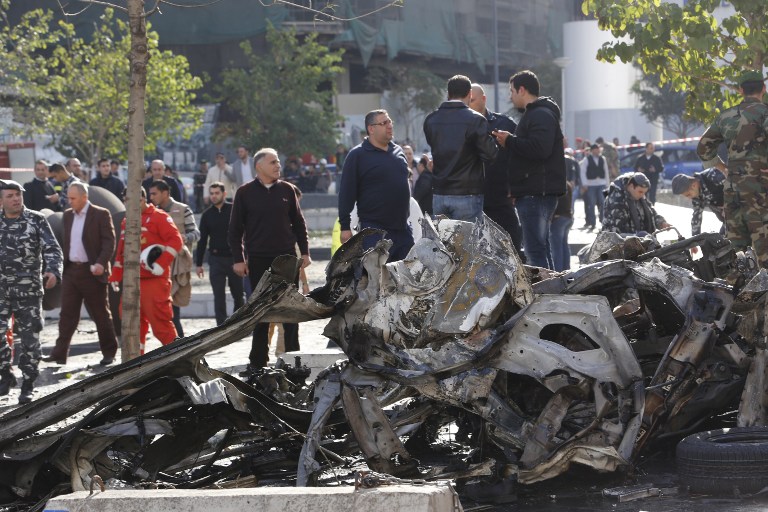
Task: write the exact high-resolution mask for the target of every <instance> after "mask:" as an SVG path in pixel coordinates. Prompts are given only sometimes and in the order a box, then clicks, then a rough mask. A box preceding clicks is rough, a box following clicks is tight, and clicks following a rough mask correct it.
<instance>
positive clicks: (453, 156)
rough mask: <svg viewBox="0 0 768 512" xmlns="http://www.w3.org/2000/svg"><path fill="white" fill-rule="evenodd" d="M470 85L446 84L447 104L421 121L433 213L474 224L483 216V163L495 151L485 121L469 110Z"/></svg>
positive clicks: (463, 80)
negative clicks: (428, 154) (429, 158)
mask: <svg viewBox="0 0 768 512" xmlns="http://www.w3.org/2000/svg"><path fill="white" fill-rule="evenodd" d="M471 97H472V82H470V80H469V78H467V77H466V76H463V75H456V76H454V77H452V78H451V79H450V80H448V101H444V102H443V103H442V104H441V105H440V107H439V108H438V109H437V110H435V111H434V112H432V113H431V114H429V115H428V116H427V117H426V119H424V135H425V136H426V138H427V144H429V146H430V147H431V148H432V158H433V161H434V166H433V168H432V170H433V174H434V181H433V185H432V189H433V191H434V195H433V196H432V212H433V213H434V214H435V215H446V216H448V217H450V218H451V219H456V220H466V221H475V220H477V219H479V218H480V217H482V215H483V181H484V176H485V169H484V165H483V162H493V161H494V160H495V159H496V153H497V152H498V147H497V146H496V143H495V142H494V141H493V138H492V137H490V131H489V129H488V121H487V120H486V119H485V117H483V116H482V114H479V113H477V112H475V111H474V110H472V109H470V108H469V106H468V105H469V101H470V99H471Z"/></svg>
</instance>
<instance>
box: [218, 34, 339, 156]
mask: <svg viewBox="0 0 768 512" xmlns="http://www.w3.org/2000/svg"><path fill="white" fill-rule="evenodd" d="M267 43H268V45H269V53H267V54H266V55H257V54H256V53H255V52H254V51H253V49H252V47H251V45H250V43H249V42H248V41H246V42H243V43H242V44H241V45H240V47H241V48H242V50H243V52H244V53H245V55H246V58H247V60H248V67H247V68H245V69H236V68H229V69H226V70H224V72H223V73H222V76H221V83H220V84H219V85H217V86H216V87H215V88H214V90H215V92H216V93H217V94H218V95H219V97H218V98H217V99H218V101H221V102H222V103H223V104H224V106H225V107H226V109H227V110H229V111H230V112H231V113H232V114H233V115H232V121H229V122H223V123H219V128H218V133H217V138H220V139H221V138H227V137H232V138H234V139H236V140H238V141H242V143H243V144H245V145H247V146H248V147H250V148H254V149H255V148H259V147H273V148H275V149H277V150H278V151H280V152H281V153H286V154H288V155H301V154H303V153H306V152H310V153H314V154H318V155H321V154H325V153H327V152H328V151H329V150H330V148H333V147H335V145H336V129H335V125H336V123H337V122H338V121H339V119H340V118H339V116H338V114H337V113H336V109H335V108H334V105H333V97H334V96H335V94H336V84H335V78H336V76H337V75H338V74H339V73H341V71H342V68H341V66H340V65H339V63H340V62H341V55H342V53H343V50H339V51H331V50H329V49H328V48H327V47H325V46H322V45H321V44H319V43H318V42H317V41H316V35H315V34H310V35H309V36H307V37H306V38H305V39H304V41H303V42H302V41H300V40H299V39H298V38H297V37H296V32H295V30H286V31H279V30H277V29H275V28H274V27H272V26H269V27H268V28H267Z"/></svg>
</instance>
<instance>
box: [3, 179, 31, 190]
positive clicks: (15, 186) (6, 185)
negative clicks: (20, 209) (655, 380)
mask: <svg viewBox="0 0 768 512" xmlns="http://www.w3.org/2000/svg"><path fill="white" fill-rule="evenodd" d="M0 190H18V191H19V192H26V190H24V187H22V186H21V184H20V183H19V182H18V181H14V180H0Z"/></svg>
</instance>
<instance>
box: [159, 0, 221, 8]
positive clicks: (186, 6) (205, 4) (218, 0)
mask: <svg viewBox="0 0 768 512" xmlns="http://www.w3.org/2000/svg"><path fill="white" fill-rule="evenodd" d="M221 1H222V0H211V1H210V2H206V3H204V4H190V5H184V4H177V3H175V2H169V1H168V0H158V2H157V3H158V4H160V3H163V4H168V5H170V6H171V7H181V8H183V9H193V8H197V7H208V6H209V5H214V4H218V3H219V2H221ZM155 7H157V6H155Z"/></svg>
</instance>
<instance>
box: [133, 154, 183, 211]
mask: <svg viewBox="0 0 768 512" xmlns="http://www.w3.org/2000/svg"><path fill="white" fill-rule="evenodd" d="M149 170H150V171H151V172H152V176H150V177H149V178H146V179H144V181H142V182H141V186H142V187H143V188H144V191H145V192H146V193H147V197H149V187H150V186H151V185H152V182H154V181H164V182H166V183H167V184H168V188H169V189H170V191H171V197H172V198H173V200H174V201H178V202H180V203H183V202H184V201H182V200H181V190H179V184H178V183H177V182H176V180H175V179H173V178H171V177H169V176H166V175H165V162H163V161H162V160H152V163H151V164H149Z"/></svg>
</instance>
